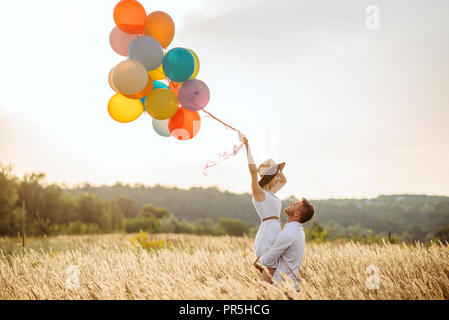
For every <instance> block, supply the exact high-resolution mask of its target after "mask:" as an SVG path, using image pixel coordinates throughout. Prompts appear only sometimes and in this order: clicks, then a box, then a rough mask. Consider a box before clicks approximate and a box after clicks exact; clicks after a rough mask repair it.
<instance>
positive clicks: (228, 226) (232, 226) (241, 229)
mask: <svg viewBox="0 0 449 320" xmlns="http://www.w3.org/2000/svg"><path fill="white" fill-rule="evenodd" d="M218 228H219V229H221V230H223V231H224V233H226V234H228V235H231V236H242V235H244V234H248V233H249V227H248V225H247V224H246V222H245V221H243V220H239V219H231V218H222V219H220V220H219V221H218Z"/></svg>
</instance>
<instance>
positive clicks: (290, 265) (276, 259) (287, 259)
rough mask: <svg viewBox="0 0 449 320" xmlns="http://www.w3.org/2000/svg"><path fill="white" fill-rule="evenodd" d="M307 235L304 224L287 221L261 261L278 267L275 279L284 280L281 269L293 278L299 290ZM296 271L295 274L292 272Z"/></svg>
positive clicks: (265, 264)
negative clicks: (300, 270) (298, 279)
mask: <svg viewBox="0 0 449 320" xmlns="http://www.w3.org/2000/svg"><path fill="white" fill-rule="evenodd" d="M305 242H306V239H305V235H304V230H303V228H302V224H301V223H299V222H287V223H286V224H285V225H284V229H282V231H281V232H279V233H278V235H277V237H276V240H275V241H274V243H273V246H272V247H271V248H270V249H269V250H268V251H267V252H266V253H265V254H264V255H262V256H261V257H260V259H259V262H260V263H261V264H262V265H264V266H266V267H268V268H276V271H275V273H274V275H273V279H274V280H277V281H282V277H281V275H280V274H279V272H280V271H282V272H283V273H285V274H286V275H288V276H289V277H290V278H292V280H293V282H294V283H295V288H296V290H298V283H297V280H296V278H295V277H298V270H299V267H300V266H301V262H302V257H303V255H304V247H305ZM292 272H293V273H294V275H293V274H292Z"/></svg>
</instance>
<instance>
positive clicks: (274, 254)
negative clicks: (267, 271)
mask: <svg viewBox="0 0 449 320" xmlns="http://www.w3.org/2000/svg"><path fill="white" fill-rule="evenodd" d="M291 243H292V239H290V237H289V236H288V234H287V233H285V232H282V231H281V232H279V233H278V235H277V236H276V240H275V241H274V243H273V245H272V246H271V248H270V249H269V250H268V251H267V252H266V253H265V254H264V255H262V256H261V257H260V258H259V262H260V263H261V264H262V265H264V266H266V267H267V268H276V264H277V262H278V260H279V257H280V256H281V255H282V254H283V253H284V252H285V250H287V248H288V247H289V246H290V245H291Z"/></svg>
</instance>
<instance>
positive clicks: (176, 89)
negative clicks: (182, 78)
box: [168, 81, 182, 96]
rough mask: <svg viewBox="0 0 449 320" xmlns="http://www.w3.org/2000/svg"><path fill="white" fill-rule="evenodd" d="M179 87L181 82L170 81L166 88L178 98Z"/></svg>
mask: <svg viewBox="0 0 449 320" xmlns="http://www.w3.org/2000/svg"><path fill="white" fill-rule="evenodd" d="M181 85H182V82H174V81H170V83H169V84H168V87H169V88H170V90H171V91H173V93H174V94H176V96H178V92H179V88H181Z"/></svg>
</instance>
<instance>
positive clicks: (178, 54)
mask: <svg viewBox="0 0 449 320" xmlns="http://www.w3.org/2000/svg"><path fill="white" fill-rule="evenodd" d="M162 68H163V69H164V74H165V76H166V77H167V78H168V79H170V80H171V81H175V82H184V81H186V80H188V79H189V78H190V76H191V75H192V74H193V72H194V71H195V58H194V57H193V55H192V54H191V53H190V52H189V50H187V49H184V48H174V49H171V50H170V51H169V52H167V53H166V54H165V57H164V60H162Z"/></svg>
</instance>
